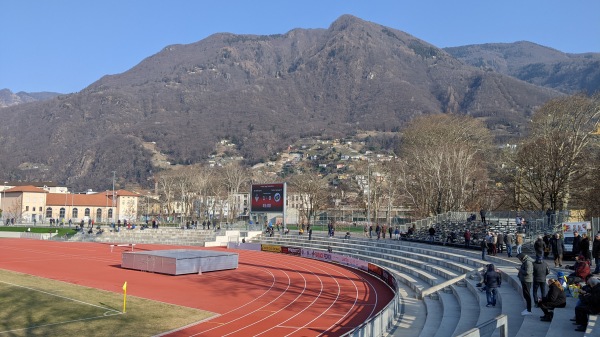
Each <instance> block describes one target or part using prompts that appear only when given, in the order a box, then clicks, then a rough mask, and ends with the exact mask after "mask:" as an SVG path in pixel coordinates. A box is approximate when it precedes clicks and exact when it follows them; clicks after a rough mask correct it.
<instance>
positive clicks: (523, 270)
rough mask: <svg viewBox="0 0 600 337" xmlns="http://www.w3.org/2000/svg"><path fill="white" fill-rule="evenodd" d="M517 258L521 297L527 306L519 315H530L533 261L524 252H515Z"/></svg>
mask: <svg viewBox="0 0 600 337" xmlns="http://www.w3.org/2000/svg"><path fill="white" fill-rule="evenodd" d="M517 258H518V259H519V261H521V267H519V274H518V275H517V276H518V277H519V281H521V289H522V292H523V298H524V299H525V303H526V304H527V308H526V309H525V310H523V311H522V312H521V315H523V316H526V315H531V285H532V283H533V262H534V260H533V259H532V258H530V257H529V255H527V254H525V253H520V254H517Z"/></svg>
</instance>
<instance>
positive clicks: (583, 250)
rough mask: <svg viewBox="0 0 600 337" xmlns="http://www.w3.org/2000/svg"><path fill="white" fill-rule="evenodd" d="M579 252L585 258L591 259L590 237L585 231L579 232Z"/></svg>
mask: <svg viewBox="0 0 600 337" xmlns="http://www.w3.org/2000/svg"><path fill="white" fill-rule="evenodd" d="M579 254H581V255H583V257H585V259H586V260H588V261H591V260H592V252H590V238H588V235H587V234H586V233H583V234H581V241H580V242H579Z"/></svg>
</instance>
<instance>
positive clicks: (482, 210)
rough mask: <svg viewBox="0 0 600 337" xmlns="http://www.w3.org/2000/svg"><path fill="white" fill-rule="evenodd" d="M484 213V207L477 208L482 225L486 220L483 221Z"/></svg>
mask: <svg viewBox="0 0 600 337" xmlns="http://www.w3.org/2000/svg"><path fill="white" fill-rule="evenodd" d="M485 213H486V212H485V209H483V208H482V209H480V210H479V215H480V216H481V222H482V223H483V224H484V225H485V224H486V222H485Z"/></svg>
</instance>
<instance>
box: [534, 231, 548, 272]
mask: <svg viewBox="0 0 600 337" xmlns="http://www.w3.org/2000/svg"><path fill="white" fill-rule="evenodd" d="M533 249H534V250H535V258H536V259H541V258H542V257H543V256H544V249H546V243H544V238H543V236H541V235H538V237H537V240H535V243H534V244H533ZM545 283H546V280H544V284H545Z"/></svg>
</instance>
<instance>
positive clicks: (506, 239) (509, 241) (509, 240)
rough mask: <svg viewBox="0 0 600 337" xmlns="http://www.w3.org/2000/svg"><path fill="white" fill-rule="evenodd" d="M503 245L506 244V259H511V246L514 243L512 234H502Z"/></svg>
mask: <svg viewBox="0 0 600 337" xmlns="http://www.w3.org/2000/svg"><path fill="white" fill-rule="evenodd" d="M504 243H505V244H506V254H507V255H508V257H512V251H513V244H514V243H515V237H514V236H513V235H512V233H510V232H507V233H505V234H504Z"/></svg>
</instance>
